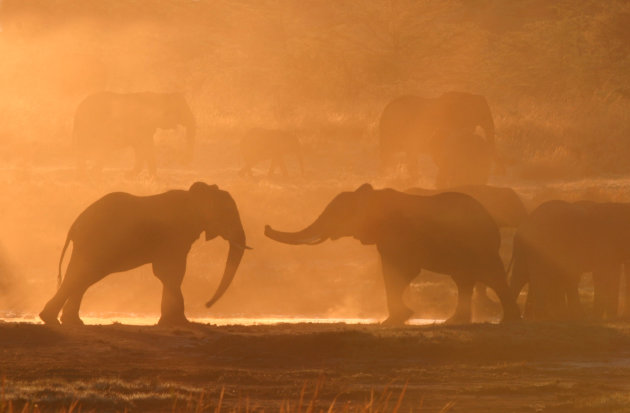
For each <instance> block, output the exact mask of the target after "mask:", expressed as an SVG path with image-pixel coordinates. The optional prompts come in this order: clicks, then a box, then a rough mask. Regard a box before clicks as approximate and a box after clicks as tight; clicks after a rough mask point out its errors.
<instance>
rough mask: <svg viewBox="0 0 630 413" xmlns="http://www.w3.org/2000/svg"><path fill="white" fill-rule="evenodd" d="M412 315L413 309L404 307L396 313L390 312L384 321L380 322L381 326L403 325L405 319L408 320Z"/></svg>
mask: <svg viewBox="0 0 630 413" xmlns="http://www.w3.org/2000/svg"><path fill="white" fill-rule="evenodd" d="M412 315H413V311H411V310H410V309H408V308H406V309H404V311H400V312H399V313H397V314H390V316H389V317H387V319H386V320H385V321H383V322H382V323H381V325H383V326H402V325H405V321H407V320H409V318H411V316H412Z"/></svg>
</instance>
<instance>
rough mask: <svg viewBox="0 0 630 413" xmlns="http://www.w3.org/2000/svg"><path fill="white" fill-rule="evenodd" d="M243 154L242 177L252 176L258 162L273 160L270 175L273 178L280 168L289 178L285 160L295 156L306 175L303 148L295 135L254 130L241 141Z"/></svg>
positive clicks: (275, 131)
mask: <svg viewBox="0 0 630 413" xmlns="http://www.w3.org/2000/svg"><path fill="white" fill-rule="evenodd" d="M241 153H242V155H243V159H244V160H245V165H244V166H243V168H242V169H241V171H240V172H239V175H241V176H249V177H251V176H252V167H253V166H254V165H255V164H257V163H258V162H262V161H266V160H269V159H271V165H270V166H269V172H268V175H269V176H271V175H273V173H274V172H275V171H276V169H278V168H280V170H281V171H282V175H283V176H285V177H287V176H289V173H288V171H287V167H286V164H285V162H284V158H285V156H286V155H293V156H295V157H296V158H297V160H298V162H299V164H300V172H301V173H302V175H304V163H303V160H302V146H301V145H300V140H299V139H298V138H297V136H295V134H293V133H291V132H288V131H283V130H277V129H260V128H258V129H252V130H250V131H249V132H248V133H247V135H246V136H245V137H243V139H242V140H241Z"/></svg>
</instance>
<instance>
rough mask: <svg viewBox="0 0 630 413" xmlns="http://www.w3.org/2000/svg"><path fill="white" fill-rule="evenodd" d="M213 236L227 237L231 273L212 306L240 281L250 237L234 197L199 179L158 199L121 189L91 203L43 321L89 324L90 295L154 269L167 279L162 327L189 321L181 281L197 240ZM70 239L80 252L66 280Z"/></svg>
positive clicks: (73, 230) (73, 231)
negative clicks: (86, 305)
mask: <svg viewBox="0 0 630 413" xmlns="http://www.w3.org/2000/svg"><path fill="white" fill-rule="evenodd" d="M202 232H205V238H206V240H210V239H213V238H215V237H217V236H221V237H222V238H223V239H225V240H227V241H228V242H229V244H230V248H229V252H228V258H227V262H226V265H225V271H224V273H223V278H222V279H221V283H220V284H219V287H218V288H217V291H216V292H215V294H214V296H213V297H212V298H211V299H210V301H208V302H207V303H206V307H210V306H212V305H213V304H214V303H215V302H216V301H217V300H219V298H221V297H222V296H223V294H224V293H225V291H226V290H227V288H228V287H229V286H230V283H231V282H232V280H233V279H234V275H235V274H236V270H237V269H238V266H239V264H240V262H241V259H242V257H243V254H244V250H245V249H249V247H247V246H246V243H245V232H244V230H243V226H242V225H241V219H240V215H239V212H238V208H237V206H236V203H235V202H234V199H233V198H232V197H231V196H230V194H229V193H228V192H226V191H223V190H220V189H219V188H218V187H217V186H216V185H208V184H206V183H203V182H195V183H194V184H192V186H191V187H190V189H188V190H187V191H186V190H171V191H167V192H164V193H161V194H157V195H152V196H134V195H131V194H128V193H124V192H113V193H110V194H107V195H105V196H104V197H102V198H101V199H99V200H97V201H96V202H94V203H93V204H91V205H90V206H89V207H87V209H86V210H85V211H83V212H82V213H81V214H80V215H79V217H78V218H77V219H76V220H75V221H74V223H73V224H72V226H71V227H70V230H69V231H68V235H67V238H66V242H65V245H64V247H63V251H62V253H61V258H60V260H59V273H58V283H59V287H58V290H57V292H56V294H55V295H54V296H53V297H52V299H50V301H48V303H47V304H46V306H45V307H44V309H43V310H42V312H41V313H40V314H39V316H40V318H41V319H42V321H44V323H46V324H58V323H59V322H58V321H57V315H58V314H59V311H60V310H61V309H62V307H63V311H62V315H61V322H62V323H63V324H70V325H73V324H74V325H80V324H83V323H82V321H81V319H80V318H79V307H80V305H81V299H82V298H83V294H84V293H85V291H86V290H87V288H88V287H90V286H91V285H92V284H94V283H96V282H97V281H99V280H101V279H102V278H104V277H105V276H107V275H108V274H111V273H114V272H122V271H127V270H130V269H133V268H136V267H139V266H141V265H143V264H152V266H153V273H154V274H155V276H156V277H157V278H158V279H159V280H160V281H161V282H162V286H163V290H162V305H161V317H160V320H159V324H160V325H176V324H183V323H186V322H187V319H186V316H185V315H184V298H183V296H182V292H181V283H182V280H183V277H184V273H185V272H186V260H187V255H188V252H189V250H190V247H191V245H192V243H193V242H194V241H195V240H196V239H197V238H199V235H200V234H201V233H202ZM70 241H72V242H73V250H72V255H71V258H70V262H69V263H68V267H67V270H66V276H65V277H64V278H63V281H62V279H61V267H62V262H63V257H64V255H65V252H66V249H67V248H68V245H69V243H70Z"/></svg>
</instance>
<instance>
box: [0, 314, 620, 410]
mask: <svg viewBox="0 0 630 413" xmlns="http://www.w3.org/2000/svg"><path fill="white" fill-rule="evenodd" d="M0 375H1V376H2V377H4V380H5V383H4V393H5V396H4V397H5V399H9V400H21V401H24V400H29V401H32V402H38V403H39V405H40V406H43V407H50V406H67V405H68V404H70V402H71V401H73V400H78V401H79V402H80V404H81V405H82V406H83V409H84V411H85V410H89V409H90V408H96V409H98V411H122V410H124V409H125V408H127V409H129V410H130V411H173V403H174V400H175V399H177V400H178V402H177V403H178V406H180V407H178V409H179V408H181V409H184V408H185V402H186V400H191V399H193V400H195V402H193V404H195V403H197V402H196V401H197V400H198V398H199V396H200V394H202V393H203V394H204V400H205V401H204V404H206V403H207V404H208V406H210V405H212V404H214V405H216V403H217V401H218V399H219V393H220V391H221V389H222V388H223V387H224V388H225V394H224V400H223V405H224V406H228V407H229V406H232V407H235V406H237V405H238V404H239V403H244V402H245V401H246V400H247V397H249V400H250V406H258V407H264V408H266V410H267V411H279V408H280V404H281V401H282V400H289V401H291V402H292V403H297V401H298V399H299V394H300V391H301V389H302V387H303V386H304V384H305V383H307V390H306V396H305V397H306V398H309V399H310V397H311V395H312V393H313V390H314V388H315V383H316V381H317V380H318V379H321V380H323V382H322V383H323V384H322V388H321V391H320V392H319V395H318V398H317V399H318V403H319V405H320V406H321V407H322V408H326V409H327V408H328V406H329V405H330V403H331V402H332V400H333V399H334V398H335V397H336V396H338V399H337V403H338V405H341V404H342V403H345V402H347V401H350V402H351V403H363V402H365V401H367V400H368V399H369V398H370V392H371V390H374V391H375V394H376V395H380V394H382V393H383V391H384V389H385V387H387V386H389V388H390V389H391V390H393V391H392V396H391V400H390V402H389V403H390V405H391V407H393V405H394V404H395V401H396V399H397V397H398V394H399V392H400V390H401V389H402V387H403V386H404V385H405V383H407V389H406V394H405V397H404V399H403V410H402V411H409V408H413V409H414V411H422V412H424V411H427V412H432V411H440V409H441V408H442V407H444V406H445V405H446V404H447V403H449V402H454V403H455V405H454V407H453V409H452V410H451V411H461V412H486V411H513V412H533V411H553V412H555V411H588V412H591V411H593V412H595V411H602V412H604V411H606V412H610V411H626V410H625V409H630V325H628V324H615V325H588V324H574V325H560V324H529V323H519V324H516V325H507V326H506V325H491V324H476V325H471V326H451V327H449V326H441V325H433V326H410V327H406V328H400V329H391V328H383V327H380V326H376V325H367V326H356V325H344V324H324V325H321V324H319V325H316V324H284V325H274V326H248V327H244V326H224V327H216V326H210V325H201V324H193V325H191V326H190V328H185V329H183V328H182V329H162V328H157V327H148V326H147V327H145V326H140V327H139V326H125V325H111V326H87V327H84V328H81V329H64V328H59V329H50V328H47V327H45V326H42V325H33V324H17V323H15V324H14V323H3V324H0ZM421 404H422V406H423V407H422V409H421V410H420V406H421ZM184 410H185V409H184Z"/></svg>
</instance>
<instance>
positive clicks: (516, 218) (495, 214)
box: [405, 185, 527, 229]
mask: <svg viewBox="0 0 630 413" xmlns="http://www.w3.org/2000/svg"><path fill="white" fill-rule="evenodd" d="M405 192H407V193H408V194H412V195H424V196H427V195H436V194H441V193H444V192H459V193H462V194H466V195H470V196H471V197H473V198H475V199H476V200H477V201H478V202H479V203H480V204H481V205H483V207H484V208H485V209H486V211H488V213H489V214H490V216H492V218H493V219H494V221H495V222H496V223H497V225H498V226H499V228H514V229H516V228H518V226H519V225H520V224H521V223H522V222H523V221H525V220H526V219H527V208H526V207H525V204H524V203H523V200H522V199H521V197H520V196H519V195H518V194H517V193H516V192H515V191H514V189H512V188H508V187H500V186H491V185H461V186H452V187H447V188H440V189H426V188H409V189H407V190H406V191H405Z"/></svg>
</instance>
